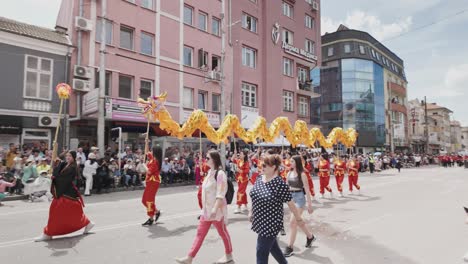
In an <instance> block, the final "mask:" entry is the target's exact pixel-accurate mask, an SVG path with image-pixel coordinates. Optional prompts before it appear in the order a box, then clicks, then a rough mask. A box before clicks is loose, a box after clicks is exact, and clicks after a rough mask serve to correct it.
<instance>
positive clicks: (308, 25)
mask: <svg viewBox="0 0 468 264" xmlns="http://www.w3.org/2000/svg"><path fill="white" fill-rule="evenodd" d="M305 26H306V28H314V19H313V18H312V17H311V16H309V15H305Z"/></svg>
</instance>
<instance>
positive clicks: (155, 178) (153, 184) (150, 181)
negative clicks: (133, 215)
mask: <svg viewBox="0 0 468 264" xmlns="http://www.w3.org/2000/svg"><path fill="white" fill-rule="evenodd" d="M146 155H147V157H148V162H147V163H146V166H147V168H148V170H147V172H146V179H145V183H146V186H145V191H144V192H143V198H142V200H141V202H142V203H143V206H144V207H145V208H146V213H147V214H148V217H149V218H148V220H147V221H146V222H144V223H143V224H142V225H143V226H150V225H152V224H153V223H155V222H157V221H158V219H159V217H160V216H161V211H160V210H158V209H157V208H156V203H155V199H156V193H157V192H158V189H159V185H160V184H161V176H160V175H159V172H160V169H161V168H160V165H159V161H160V160H161V157H162V151H161V149H160V148H153V153H151V152H148V153H147V154H146Z"/></svg>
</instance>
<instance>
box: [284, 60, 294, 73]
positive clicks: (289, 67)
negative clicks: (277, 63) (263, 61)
mask: <svg viewBox="0 0 468 264" xmlns="http://www.w3.org/2000/svg"><path fill="white" fill-rule="evenodd" d="M283 74H284V75H287V76H291V77H292V76H293V61H292V60H290V59H288V58H283Z"/></svg>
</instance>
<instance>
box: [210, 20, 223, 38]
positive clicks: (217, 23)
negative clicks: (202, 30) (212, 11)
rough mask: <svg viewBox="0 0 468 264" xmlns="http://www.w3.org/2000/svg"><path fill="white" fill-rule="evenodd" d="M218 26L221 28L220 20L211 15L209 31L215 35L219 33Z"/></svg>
mask: <svg viewBox="0 0 468 264" xmlns="http://www.w3.org/2000/svg"><path fill="white" fill-rule="evenodd" d="M220 28H221V20H219V19H217V18H215V17H213V18H212V19H211V33H212V34H213V35H216V36H219V35H221V33H220V32H221V31H220Z"/></svg>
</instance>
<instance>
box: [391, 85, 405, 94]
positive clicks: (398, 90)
mask: <svg viewBox="0 0 468 264" xmlns="http://www.w3.org/2000/svg"><path fill="white" fill-rule="evenodd" d="M388 86H389V87H390V90H391V91H392V92H394V93H397V94H399V95H403V96H406V88H405V87H403V86H401V85H399V84H396V83H394V82H388Z"/></svg>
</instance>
